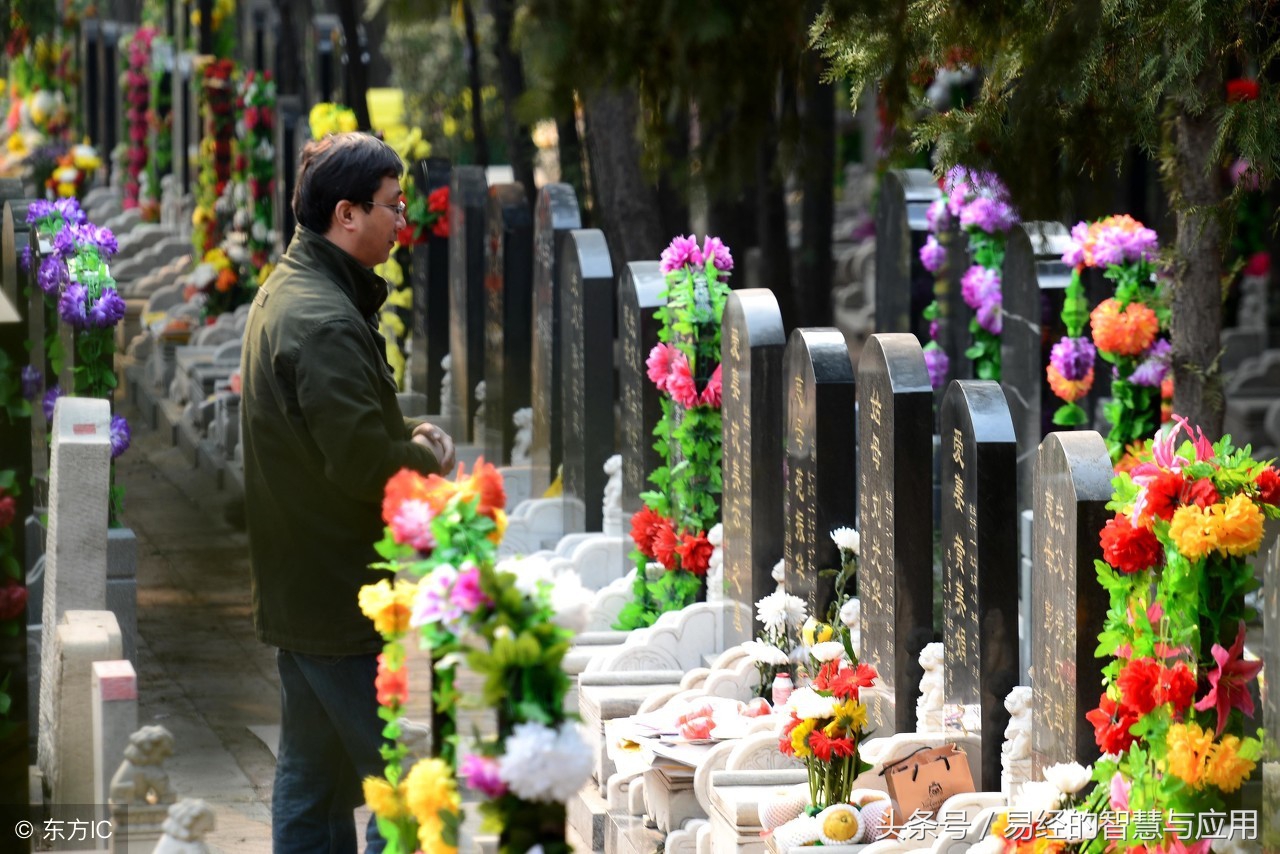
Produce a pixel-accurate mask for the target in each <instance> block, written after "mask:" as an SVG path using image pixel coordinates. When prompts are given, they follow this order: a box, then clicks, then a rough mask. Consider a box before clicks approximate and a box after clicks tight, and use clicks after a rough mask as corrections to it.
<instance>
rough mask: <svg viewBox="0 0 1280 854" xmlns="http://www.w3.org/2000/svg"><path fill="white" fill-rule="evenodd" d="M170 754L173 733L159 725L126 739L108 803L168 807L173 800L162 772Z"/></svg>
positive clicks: (112, 779) (110, 788)
mask: <svg viewBox="0 0 1280 854" xmlns="http://www.w3.org/2000/svg"><path fill="white" fill-rule="evenodd" d="M172 755H173V734H172V733H170V732H169V730H167V729H165V728H164V727H162V726H160V725H158V724H157V725H155V726H144V727H143V728H142V729H140V730H138V731H137V732H135V733H134V734H133V735H131V736H129V746H128V747H126V748H125V749H124V762H121V763H120V767H119V768H118V769H117V770H116V773H115V776H113V777H112V778H111V786H110V787H109V789H108V793H109V797H110V800H111V803H114V804H129V805H137V806H141V805H149V804H171V803H173V802H174V800H176V796H175V795H174V792H173V788H172V787H171V786H170V785H169V775H168V773H167V772H166V771H165V770H164V767H163V766H164V760H165V759H167V758H168V757H170V756H172Z"/></svg>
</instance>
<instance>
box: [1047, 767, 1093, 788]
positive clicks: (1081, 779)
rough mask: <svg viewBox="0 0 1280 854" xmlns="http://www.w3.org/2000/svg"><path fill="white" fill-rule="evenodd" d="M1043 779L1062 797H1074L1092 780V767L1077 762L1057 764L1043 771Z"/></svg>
mask: <svg viewBox="0 0 1280 854" xmlns="http://www.w3.org/2000/svg"><path fill="white" fill-rule="evenodd" d="M1044 779H1045V781H1046V782H1048V783H1052V784H1053V787H1054V788H1055V789H1057V790H1058V791H1059V792H1062V794H1064V795H1074V794H1075V793H1076V792H1078V791H1080V790H1081V789H1083V788H1084V787H1085V786H1086V785H1087V784H1088V783H1089V781H1090V780H1092V779H1093V766H1092V765H1090V766H1088V767H1085V766H1083V765H1081V764H1080V763H1079V762H1059V763H1058V764H1057V765H1050V766H1049V767H1048V768H1046V769H1044Z"/></svg>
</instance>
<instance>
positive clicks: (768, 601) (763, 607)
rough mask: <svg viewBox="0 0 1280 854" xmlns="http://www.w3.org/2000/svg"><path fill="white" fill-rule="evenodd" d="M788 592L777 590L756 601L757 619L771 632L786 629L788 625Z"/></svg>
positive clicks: (775, 632)
mask: <svg viewBox="0 0 1280 854" xmlns="http://www.w3.org/2000/svg"><path fill="white" fill-rule="evenodd" d="M786 600H787V594H786V593H783V592H782V591H781V590H775V591H774V592H773V593H770V594H769V595H768V596H765V597H764V598H762V599H761V600H760V601H759V602H756V619H757V620H759V621H760V623H761V625H763V626H764V630H765V631H766V632H769V633H770V634H777V633H778V632H781V631H785V630H786V627H787V602H786Z"/></svg>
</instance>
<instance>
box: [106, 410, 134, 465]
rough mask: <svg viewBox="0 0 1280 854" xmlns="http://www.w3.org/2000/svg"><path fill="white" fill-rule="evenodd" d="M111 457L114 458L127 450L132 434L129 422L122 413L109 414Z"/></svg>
mask: <svg viewBox="0 0 1280 854" xmlns="http://www.w3.org/2000/svg"><path fill="white" fill-rule="evenodd" d="M110 435H111V459H113V460H114V459H116V458H117V457H119V456H120V455H121V454H123V453H124V452H125V451H127V450H129V443H130V441H131V439H132V438H133V434H132V433H131V432H130V430H129V422H128V421H127V420H126V419H125V417H124V416H123V415H112V416H111V432H110Z"/></svg>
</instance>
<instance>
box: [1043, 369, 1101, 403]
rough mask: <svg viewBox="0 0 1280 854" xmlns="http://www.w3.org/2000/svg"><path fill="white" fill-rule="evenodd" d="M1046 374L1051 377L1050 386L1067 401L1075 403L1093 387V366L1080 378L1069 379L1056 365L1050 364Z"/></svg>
mask: <svg viewBox="0 0 1280 854" xmlns="http://www.w3.org/2000/svg"><path fill="white" fill-rule="evenodd" d="M1045 374H1046V375H1047V376H1048V378H1049V388H1050V389H1051V390H1052V391H1053V393H1054V394H1056V395H1057V396H1058V397H1060V398H1062V399H1063V400H1065V401H1066V402H1067V403H1075V402H1076V401H1077V400H1079V399H1080V398H1082V397H1084V396H1085V395H1086V394H1088V393H1089V389H1091V388H1093V368H1090V369H1089V373H1087V374H1085V375H1084V377H1083V378H1081V379H1078V380H1069V379H1067V378H1066V377H1064V376H1063V375H1062V374H1061V373H1060V372H1059V371H1058V369H1057V367H1055V366H1054V365H1049V367H1048V368H1046V369H1045Z"/></svg>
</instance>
